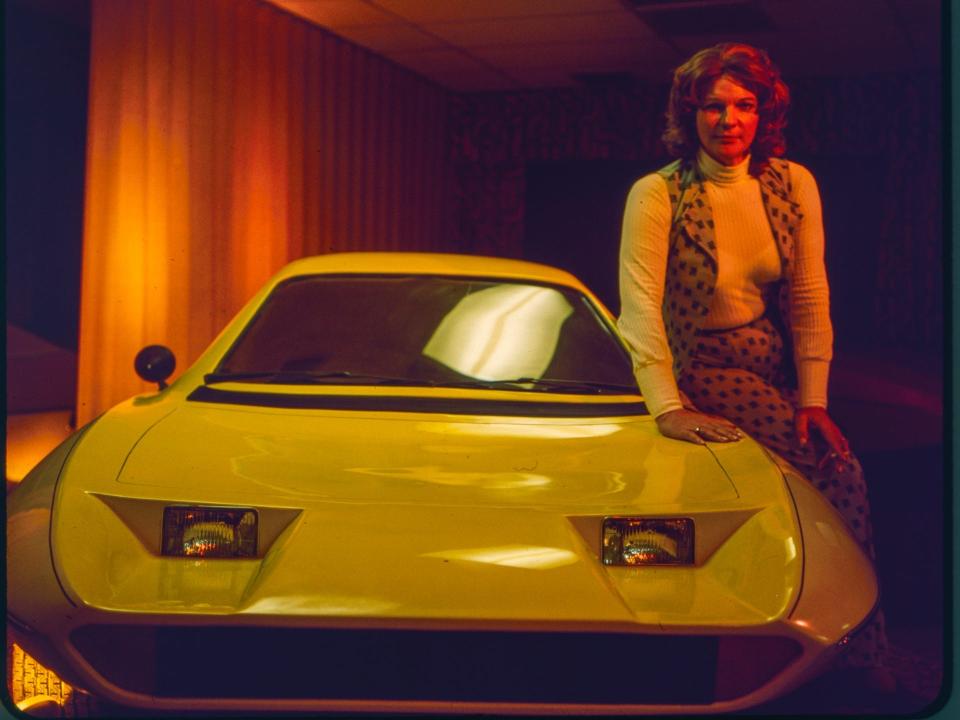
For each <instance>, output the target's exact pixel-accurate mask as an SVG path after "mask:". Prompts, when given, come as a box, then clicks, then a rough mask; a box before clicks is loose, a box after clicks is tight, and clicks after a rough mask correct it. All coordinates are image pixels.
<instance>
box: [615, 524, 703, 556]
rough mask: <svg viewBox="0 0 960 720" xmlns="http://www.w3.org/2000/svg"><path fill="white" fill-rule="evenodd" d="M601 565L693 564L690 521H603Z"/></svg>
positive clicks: (691, 526) (691, 525)
mask: <svg viewBox="0 0 960 720" xmlns="http://www.w3.org/2000/svg"><path fill="white" fill-rule="evenodd" d="M602 541H603V542H602V547H603V564H604V565H626V566H638V565H693V520H692V519H691V518H640V517H608V518H604V519H603V537H602Z"/></svg>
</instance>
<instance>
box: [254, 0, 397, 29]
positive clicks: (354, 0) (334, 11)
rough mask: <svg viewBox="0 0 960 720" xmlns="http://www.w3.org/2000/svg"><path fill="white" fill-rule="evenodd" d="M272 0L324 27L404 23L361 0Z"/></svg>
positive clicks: (275, 3)
mask: <svg viewBox="0 0 960 720" xmlns="http://www.w3.org/2000/svg"><path fill="white" fill-rule="evenodd" d="M272 2H273V4H274V5H279V6H280V7H282V8H285V9H286V10H289V11H290V12H292V13H294V14H295V15H299V16H300V17H302V18H305V19H307V20H309V21H310V22H313V23H315V24H317V25H319V26H321V27H326V28H340V27H353V26H356V25H401V24H404V21H403V20H402V19H399V18H397V17H395V16H394V15H392V14H390V13H387V12H383V11H381V10H378V9H377V8H375V7H372V6H371V5H368V4H367V3H365V2H363V1H362V0H272Z"/></svg>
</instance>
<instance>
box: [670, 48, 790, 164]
mask: <svg viewBox="0 0 960 720" xmlns="http://www.w3.org/2000/svg"><path fill="white" fill-rule="evenodd" d="M722 75H727V76H729V77H730V79H731V80H733V81H734V82H735V83H737V85H740V86H742V87H744V88H746V89H747V90H749V91H750V92H752V93H753V94H754V95H756V96H757V104H758V108H757V109H758V113H759V116H760V123H759V125H758V126H757V134H756V137H755V138H754V141H753V145H752V146H751V154H752V161H753V163H754V164H758V165H762V164H763V163H764V162H766V160H767V158H769V157H771V156H772V157H779V156H781V155H783V154H784V152H786V149H787V142H786V140H785V138H784V137H783V129H784V128H785V127H786V125H787V107H788V106H789V105H790V90H789V89H788V88H787V86H786V84H785V83H784V82H783V80H781V79H780V70H779V69H778V68H777V66H776V65H774V64H773V63H772V62H771V61H770V58H769V56H768V55H767V53H766V52H764V51H763V50H760V49H758V48H755V47H752V46H750V45H744V44H742V43H721V44H719V45H714V46H713V47H710V48H706V49H705V50H701V51H700V52H698V53H696V54H695V55H694V56H693V57H691V58H690V59H689V60H687V62H685V63H684V64H683V65H681V66H680V67H678V68H677V69H676V70H675V71H674V73H673V87H671V88H670V99H669V100H668V101H667V113H666V117H667V128H666V130H664V132H663V136H662V139H663V142H664V144H665V145H666V146H667V150H668V151H669V152H670V153H671V154H672V155H674V156H676V157H681V158H684V159H688V160H692V159H693V158H694V157H696V154H697V150H698V149H699V147H700V139H699V137H698V136H697V110H698V109H699V108H700V106H701V105H702V104H703V100H704V98H705V97H706V95H707V93H708V92H710V88H711V87H713V83H714V82H715V81H716V80H717V79H718V78H719V77H720V76H722Z"/></svg>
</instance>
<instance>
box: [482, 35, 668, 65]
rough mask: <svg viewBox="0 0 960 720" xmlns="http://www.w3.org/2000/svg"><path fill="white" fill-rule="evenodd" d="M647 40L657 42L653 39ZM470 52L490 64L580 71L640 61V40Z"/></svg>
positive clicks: (642, 52) (651, 42)
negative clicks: (638, 41)
mask: <svg viewBox="0 0 960 720" xmlns="http://www.w3.org/2000/svg"><path fill="white" fill-rule="evenodd" d="M649 43H650V44H652V45H655V46H659V45H660V44H661V43H660V42H659V41H656V40H651V41H649ZM470 52H472V53H474V54H476V55H477V57H480V58H482V59H483V60H486V61H487V62H489V63H490V64H492V65H497V66H499V67H503V68H505V69H509V68H512V67H531V68H538V67H566V68H579V71H580V72H590V71H600V70H615V69H619V68H622V67H625V66H629V65H632V64H634V63H637V62H641V61H642V60H643V58H644V51H643V44H642V43H637V42H630V41H610V42H605V43H550V44H542V45H500V46H497V47H483V48H471V50H470Z"/></svg>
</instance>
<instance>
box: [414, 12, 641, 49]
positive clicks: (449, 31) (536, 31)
mask: <svg viewBox="0 0 960 720" xmlns="http://www.w3.org/2000/svg"><path fill="white" fill-rule="evenodd" d="M423 27H424V29H426V30H428V31H429V32H431V33H433V34H435V35H437V36H438V37H441V38H443V39H444V40H447V41H449V42H451V43H454V44H456V45H461V46H463V47H479V46H484V45H486V46H490V45H512V44H516V43H536V44H545V43H569V42H573V43H575V42H581V43H583V42H603V41H606V40H638V41H643V40H648V39H650V38H652V37H653V34H652V33H651V32H650V30H649V29H648V28H647V27H646V26H645V25H644V24H643V23H642V22H640V20H638V19H637V18H636V17H635V16H634V15H633V14H632V13H629V12H626V11H624V12H615V13H593V14H590V15H553V16H549V17H545V16H541V17H523V18H514V19H511V20H510V22H504V21H503V20H474V21H471V22H450V23H429V24H425V25H424V26H423Z"/></svg>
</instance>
